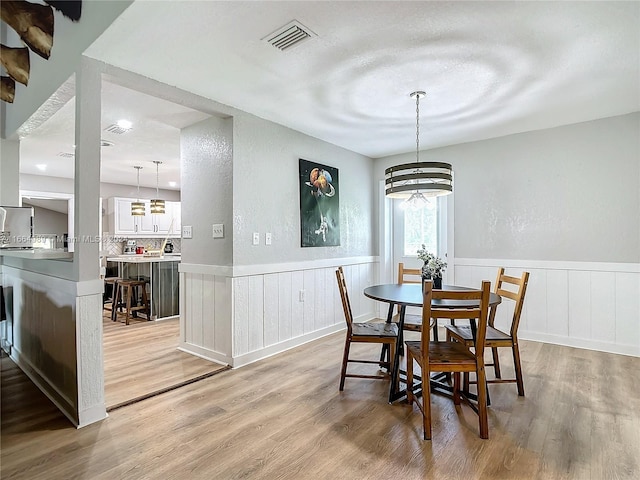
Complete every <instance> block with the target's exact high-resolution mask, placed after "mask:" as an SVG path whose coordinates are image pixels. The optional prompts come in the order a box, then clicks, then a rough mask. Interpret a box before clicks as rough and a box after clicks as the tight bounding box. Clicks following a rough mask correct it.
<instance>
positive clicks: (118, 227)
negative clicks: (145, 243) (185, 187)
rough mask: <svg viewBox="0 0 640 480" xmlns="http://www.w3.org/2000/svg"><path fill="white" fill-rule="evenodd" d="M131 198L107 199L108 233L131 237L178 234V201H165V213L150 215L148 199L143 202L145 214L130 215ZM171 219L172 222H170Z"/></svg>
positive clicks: (179, 229)
mask: <svg viewBox="0 0 640 480" xmlns="http://www.w3.org/2000/svg"><path fill="white" fill-rule="evenodd" d="M134 201H136V200H135V199H133V198H121V197H112V198H110V199H109V201H108V206H109V211H108V215H109V229H110V230H109V233H111V234H113V235H123V236H127V237H132V238H151V237H166V236H167V235H168V236H169V237H170V238H175V237H179V236H180V231H181V225H180V208H181V207H180V202H169V201H167V202H165V213H164V214H160V215H152V214H151V213H150V203H151V202H150V201H149V200H142V199H141V200H140V201H141V202H144V206H145V211H146V215H144V216H134V215H131V202H134ZM172 220H173V224H172Z"/></svg>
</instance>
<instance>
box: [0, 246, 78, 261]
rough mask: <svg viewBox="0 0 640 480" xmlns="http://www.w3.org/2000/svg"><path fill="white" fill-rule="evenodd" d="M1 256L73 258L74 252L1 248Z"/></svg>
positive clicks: (49, 258) (35, 258)
mask: <svg viewBox="0 0 640 480" xmlns="http://www.w3.org/2000/svg"><path fill="white" fill-rule="evenodd" d="M0 256H4V257H16V258H28V259H30V260H73V252H67V251H65V250H57V249H50V248H28V249H15V250H14V249H0Z"/></svg>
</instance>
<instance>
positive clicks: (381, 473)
mask: <svg viewBox="0 0 640 480" xmlns="http://www.w3.org/2000/svg"><path fill="white" fill-rule="evenodd" d="M343 335H344V334H335V335H331V336H329V337H326V338H324V339H321V340H318V341H315V342H312V343H310V344H307V345H304V346H302V347H299V348H297V349H294V350H291V351H289V352H286V353H284V354H280V355H277V356H274V357H271V358H268V359H266V360H263V361H260V362H257V363H254V364H252V365H249V366H246V367H243V368H240V369H238V370H232V371H228V372H224V373H222V374H219V375H216V376H214V377H211V378H208V379H205V380H202V381H199V382H197V383H193V384H191V385H188V386H186V387H183V388H180V389H177V390H173V391H171V392H168V393H166V394H163V395H160V396H157V397H153V398H151V399H148V400H145V401H144V402H140V403H136V404H133V405H130V406H127V407H124V408H121V409H118V410H115V411H113V412H112V413H111V414H110V417H109V418H108V419H106V420H104V421H103V422H100V423H98V424H94V425H90V426H88V427H85V428H82V429H80V430H76V429H74V428H73V427H71V426H70V425H69V423H68V422H67V420H65V419H64V418H63V417H62V415H60V414H58V413H57V412H56V411H55V408H54V407H52V406H51V405H50V404H49V402H48V401H47V400H46V399H45V398H44V397H43V396H42V395H41V394H40V393H39V392H38V391H37V390H36V389H35V387H33V386H32V385H31V384H30V383H29V382H28V380H26V379H25V377H24V375H22V374H21V373H20V372H19V371H17V369H16V368H15V367H14V366H13V365H12V364H11V362H10V361H9V360H7V359H4V360H3V361H2V425H1V426H2V436H1V441H2V454H1V455H2V456H1V460H2V467H1V472H0V473H1V477H2V478H3V479H31V480H37V479H65V480H66V479H72V478H77V479H109V480H112V479H163V480H164V479H184V478H189V479H225V480H226V479H236V478H238V479H239V478H247V479H269V480H271V479H296V480H297V479H314V480H315V479H345V480H347V479H348V480H353V479H389V478H398V479H424V478H434V479H481V478H482V479H484V478H497V479H545V480H546V479H579V480H583V479H594V480H596V479H597V480H600V479H602V480H605V479H606V480H608V479H637V478H640V455H639V452H640V421H639V419H640V395H638V393H639V391H640V389H639V387H638V381H639V380H640V379H639V377H638V371H640V358H632V357H625V356H618V355H611V354H605V353H599V352H591V351H586V350H578V349H573V348H568V347H561V346H554V345H548V344H541V343H534V342H523V348H522V355H523V364H524V371H525V389H526V393H527V396H526V397H525V398H519V397H518V396H517V394H516V387H515V385H492V386H491V387H490V388H491V399H492V406H491V407H490V413H489V427H490V430H489V433H490V438H489V440H481V439H480V438H479V437H478V422H477V417H476V416H475V414H473V413H472V412H471V410H470V409H469V408H468V407H462V408H460V407H459V408H455V407H454V405H453V404H452V402H451V401H450V400H449V399H447V398H445V397H442V396H438V395H433V396H432V398H433V417H434V428H433V440H432V441H430V442H426V441H423V440H422V432H421V417H420V415H419V413H418V411H417V409H416V408H415V407H413V408H411V407H409V406H408V405H407V404H402V403H400V404H394V405H389V404H387V402H386V395H387V392H388V383H387V382H386V381H375V380H360V379H347V382H346V387H345V391H344V392H339V391H338V379H339V367H340V360H341V353H342V346H343V341H344V336H343ZM357 347H359V349H360V351H364V352H368V353H371V354H373V355H375V353H376V352H377V350H376V349H375V348H373V347H372V346H369V345H367V346H363V345H357ZM363 349H364V350H363ZM363 355H364V354H363ZM507 357H508V356H507V355H504V357H503V358H504V361H503V363H504V368H505V372H506V371H507V368H508V365H509V362H508V361H507V360H508V358H507Z"/></svg>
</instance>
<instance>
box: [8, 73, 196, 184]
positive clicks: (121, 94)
mask: <svg viewBox="0 0 640 480" xmlns="http://www.w3.org/2000/svg"><path fill="white" fill-rule="evenodd" d="M74 100H75V99H73V98H72V99H71V100H70V101H69V102H68V103H66V104H65V105H64V106H63V107H62V108H61V109H60V110H58V111H57V112H56V113H54V114H53V116H52V117H50V118H49V119H48V120H47V121H46V122H44V123H43V124H42V125H41V126H40V127H38V128H37V129H36V130H35V131H34V132H33V133H32V134H30V135H29V136H27V137H25V138H23V139H22V141H21V144H20V171H21V172H22V173H28V174H33V175H50V176H54V177H66V178H73V175H74V157H73V153H74V146H73V144H74V132H75V101H74ZM207 117H208V115H206V114H204V113H201V112H196V111H194V110H191V109H189V108H186V107H183V106H181V105H177V104H175V103H171V102H167V101H165V100H162V99H159V98H156V97H151V96H149V95H145V94H143V93H140V92H136V91H134V90H130V89H128V88H125V87H122V86H119V85H116V84H113V83H109V82H107V81H103V83H102V120H101V123H102V133H101V138H102V140H103V145H104V144H108V146H103V147H102V149H101V164H100V179H101V181H102V182H108V183H116V184H124V185H136V184H137V177H136V175H137V171H136V169H134V168H133V167H134V165H140V166H142V167H143V168H142V170H141V171H140V186H146V187H153V188H155V187H156V165H155V164H154V163H153V161H154V160H158V161H161V162H162V164H160V165H158V175H157V176H158V182H157V183H158V185H159V187H160V188H163V189H167V190H178V189H179V188H180V129H181V128H183V127H185V126H188V125H191V124H193V123H196V122H198V121H200V120H203V119H205V118H207ZM120 119H126V120H129V121H130V122H132V124H133V126H132V128H131V130H129V131H128V132H126V133H122V134H116V133H112V132H110V131H106V130H105V129H106V128H108V127H109V126H111V125H113V124H115V123H117V122H118V120H120ZM61 154H64V155H66V157H63V156H61ZM38 165H46V169H45V170H44V171H42V170H40V169H39V168H38ZM169 182H176V186H174V187H172V186H170V185H169Z"/></svg>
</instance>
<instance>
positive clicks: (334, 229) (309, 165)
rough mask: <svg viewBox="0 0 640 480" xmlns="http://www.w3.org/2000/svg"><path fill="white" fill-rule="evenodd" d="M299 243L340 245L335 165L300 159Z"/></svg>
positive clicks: (314, 245)
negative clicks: (330, 165)
mask: <svg viewBox="0 0 640 480" xmlns="http://www.w3.org/2000/svg"><path fill="white" fill-rule="evenodd" d="M299 183H300V231H301V246H302V247H333V246H337V245H340V189H339V184H338V169H337V168H334V167H328V166H326V165H321V164H319V163H315V162H310V161H308V160H303V159H302V158H301V159H300V182H299Z"/></svg>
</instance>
